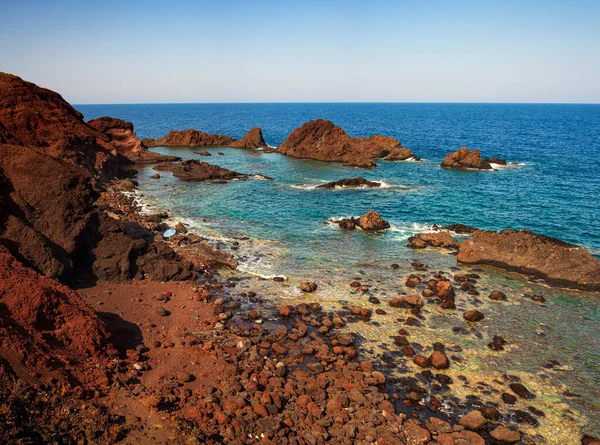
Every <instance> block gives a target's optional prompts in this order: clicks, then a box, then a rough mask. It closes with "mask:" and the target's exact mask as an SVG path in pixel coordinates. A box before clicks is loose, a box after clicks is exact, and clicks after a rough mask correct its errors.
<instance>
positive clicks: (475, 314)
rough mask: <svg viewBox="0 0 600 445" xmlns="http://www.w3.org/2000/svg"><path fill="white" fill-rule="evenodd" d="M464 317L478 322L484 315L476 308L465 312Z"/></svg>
mask: <svg viewBox="0 0 600 445" xmlns="http://www.w3.org/2000/svg"><path fill="white" fill-rule="evenodd" d="M463 317H464V319H465V320H467V321H472V322H477V321H481V320H483V319H484V315H483V314H482V313H481V312H479V311H478V310H476V309H472V310H470V311H467V312H465V313H464V314H463Z"/></svg>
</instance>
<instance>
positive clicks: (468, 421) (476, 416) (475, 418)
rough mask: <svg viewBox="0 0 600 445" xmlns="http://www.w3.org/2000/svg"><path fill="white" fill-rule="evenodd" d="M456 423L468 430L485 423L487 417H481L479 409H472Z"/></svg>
mask: <svg viewBox="0 0 600 445" xmlns="http://www.w3.org/2000/svg"><path fill="white" fill-rule="evenodd" d="M458 423H459V425H462V426H464V427H465V428H468V429H470V430H478V429H479V428H481V427H482V426H483V425H485V424H486V423H487V419H486V418H485V417H483V414H481V411H479V410H473V411H471V412H469V413H467V414H465V415H464V416H462V417H461V418H460V420H459V421H458Z"/></svg>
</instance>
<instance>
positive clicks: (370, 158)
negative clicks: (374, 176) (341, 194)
mask: <svg viewBox="0 0 600 445" xmlns="http://www.w3.org/2000/svg"><path fill="white" fill-rule="evenodd" d="M278 151H279V152H280V153H282V154H284V155H287V156H292V157H296V158H305V159H315V160H319V161H325V162H341V163H343V164H345V165H348V166H352V167H361V168H371V167H373V166H375V160H376V159H380V158H385V159H387V160H408V159H417V158H416V157H415V155H414V153H412V152H411V151H410V150H409V149H407V148H406V147H403V146H402V144H400V142H399V141H398V140H397V139H393V138H390V137H386V136H377V135H374V136H371V137H370V138H366V137H360V138H353V137H351V136H348V135H347V134H346V132H345V131H344V130H343V129H341V128H340V127H337V126H335V125H334V124H333V122H331V121H327V120H323V119H316V120H313V121H310V122H307V123H305V124H304V125H302V126H301V127H299V128H297V129H295V130H294V131H292V132H291V133H290V135H289V136H288V138H287V139H286V140H285V141H284V142H283V143H282V144H281V145H280V146H279V149H278Z"/></svg>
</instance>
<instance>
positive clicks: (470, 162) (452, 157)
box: [441, 147, 506, 170]
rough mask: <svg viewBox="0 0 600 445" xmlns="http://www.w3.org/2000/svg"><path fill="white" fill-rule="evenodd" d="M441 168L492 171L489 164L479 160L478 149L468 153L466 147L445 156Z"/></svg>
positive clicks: (485, 160) (484, 160) (486, 161)
mask: <svg viewBox="0 0 600 445" xmlns="http://www.w3.org/2000/svg"><path fill="white" fill-rule="evenodd" d="M505 163H506V162H505ZM441 167H442V168H448V169H454V170H492V166H491V165H490V162H489V161H488V160H487V159H482V158H481V153H480V152H479V150H478V149H475V150H473V151H469V149H468V148H466V147H463V148H460V149H458V150H457V151H455V152H453V153H450V154H448V155H446V157H445V158H444V160H443V161H442V164H441Z"/></svg>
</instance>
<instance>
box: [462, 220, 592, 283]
mask: <svg viewBox="0 0 600 445" xmlns="http://www.w3.org/2000/svg"><path fill="white" fill-rule="evenodd" d="M457 259H458V261H459V262H461V263H467V264H488V265H490V266H495V267H500V268H502V269H506V270H510V271H515V272H520V273H523V274H525V275H531V276H534V277H537V278H542V279H544V280H545V281H546V282H547V283H549V284H552V285H556V286H564V287H570V288H574V289H581V290H588V291H596V292H597V291H600V261H598V260H597V259H596V258H595V257H594V256H592V254H590V253H589V252H588V251H587V250H585V249H584V248H583V247H579V246H576V245H573V244H568V243H565V242H563V241H560V240H558V239H555V238H550V237H547V236H543V235H537V234H535V233H533V232H529V231H527V230H521V231H515V230H503V231H501V232H488V231H480V230H478V231H476V232H474V233H473V238H472V240H468V241H465V242H463V243H462V244H461V246H460V249H459V252H458V257H457Z"/></svg>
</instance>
